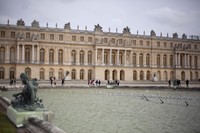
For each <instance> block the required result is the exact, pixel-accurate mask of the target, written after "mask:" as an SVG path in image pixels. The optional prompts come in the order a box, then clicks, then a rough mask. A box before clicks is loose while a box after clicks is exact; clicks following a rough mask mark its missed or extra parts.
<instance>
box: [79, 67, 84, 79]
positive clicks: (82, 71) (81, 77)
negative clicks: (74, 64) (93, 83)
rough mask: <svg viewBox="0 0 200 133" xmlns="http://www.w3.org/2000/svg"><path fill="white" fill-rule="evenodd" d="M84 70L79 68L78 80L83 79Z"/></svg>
mask: <svg viewBox="0 0 200 133" xmlns="http://www.w3.org/2000/svg"><path fill="white" fill-rule="evenodd" d="M84 76H85V72H84V70H83V69H81V70H80V80H84Z"/></svg>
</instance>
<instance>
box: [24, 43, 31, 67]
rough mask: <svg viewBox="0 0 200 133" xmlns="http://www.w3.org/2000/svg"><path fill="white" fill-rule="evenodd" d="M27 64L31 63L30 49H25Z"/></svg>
mask: <svg viewBox="0 0 200 133" xmlns="http://www.w3.org/2000/svg"><path fill="white" fill-rule="evenodd" d="M25 62H26V63H29V62H31V50H30V48H29V47H26V48H25Z"/></svg>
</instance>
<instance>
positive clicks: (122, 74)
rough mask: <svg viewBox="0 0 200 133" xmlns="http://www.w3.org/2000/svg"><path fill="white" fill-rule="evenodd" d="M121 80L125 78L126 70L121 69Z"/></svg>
mask: <svg viewBox="0 0 200 133" xmlns="http://www.w3.org/2000/svg"><path fill="white" fill-rule="evenodd" d="M120 80H125V73H124V70H121V71H120Z"/></svg>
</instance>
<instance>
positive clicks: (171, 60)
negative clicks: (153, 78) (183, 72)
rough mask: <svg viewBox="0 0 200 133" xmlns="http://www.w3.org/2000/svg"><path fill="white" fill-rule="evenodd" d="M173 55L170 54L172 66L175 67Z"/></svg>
mask: <svg viewBox="0 0 200 133" xmlns="http://www.w3.org/2000/svg"><path fill="white" fill-rule="evenodd" d="M173 62H174V60H173V55H170V66H171V67H173V65H174V63H173Z"/></svg>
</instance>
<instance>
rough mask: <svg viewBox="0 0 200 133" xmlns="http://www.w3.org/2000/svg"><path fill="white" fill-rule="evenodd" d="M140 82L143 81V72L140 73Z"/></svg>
mask: <svg viewBox="0 0 200 133" xmlns="http://www.w3.org/2000/svg"><path fill="white" fill-rule="evenodd" d="M140 80H144V72H143V71H140Z"/></svg>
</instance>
